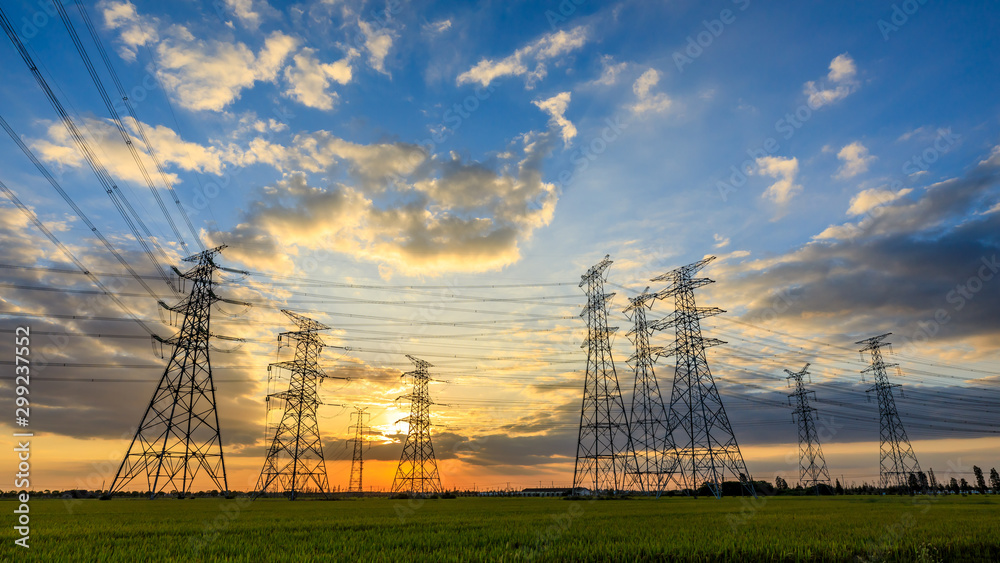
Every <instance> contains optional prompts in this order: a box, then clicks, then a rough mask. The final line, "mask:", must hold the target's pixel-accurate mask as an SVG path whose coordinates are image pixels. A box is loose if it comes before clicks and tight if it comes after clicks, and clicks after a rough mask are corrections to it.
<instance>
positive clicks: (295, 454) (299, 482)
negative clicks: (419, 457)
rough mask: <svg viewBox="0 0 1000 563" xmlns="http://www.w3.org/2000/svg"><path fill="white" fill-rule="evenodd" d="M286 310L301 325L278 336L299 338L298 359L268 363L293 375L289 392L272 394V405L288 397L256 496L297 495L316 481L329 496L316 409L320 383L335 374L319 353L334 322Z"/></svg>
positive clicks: (270, 366)
mask: <svg viewBox="0 0 1000 563" xmlns="http://www.w3.org/2000/svg"><path fill="white" fill-rule="evenodd" d="M281 312H282V313H284V314H285V315H286V316H287V317H288V318H289V319H291V320H292V322H293V323H295V325H296V326H297V327H298V329H299V330H297V331H294V332H283V333H281V334H279V335H278V342H279V343H280V342H281V340H282V338H285V339H287V340H290V341H292V342H295V359H293V360H291V361H286V362H278V363H273V364H270V365H269V366H268V367H267V369H268V371H270V370H271V369H273V368H278V369H285V370H288V371H289V372H291V377H290V378H289V381H288V389H287V390H286V391H281V392H278V393H271V394H270V395H268V396H267V399H266V400H267V402H268V403H269V404H270V402H271V401H272V400H275V401H283V402H284V407H285V410H284V413H283V414H282V416H281V422H279V423H278V426H277V428H276V429H275V432H274V437H273V438H272V439H271V446H270V448H268V450H267V457H266V458H265V460H264V466H263V467H262V468H261V470H260V477H258V478H257V485H256V486H255V487H254V498H256V497H258V496H260V495H262V494H264V493H267V492H268V491H269V489H271V490H273V491H274V492H282V493H284V494H285V495H287V496H288V498H289V500H295V498H296V496H297V495H298V494H299V493H302V492H309V490H310V489H311V488H312V487H313V486H314V487H315V490H317V491H318V492H320V493H323V494H324V495H328V493H329V491H330V483H329V481H328V480H327V475H326V462H325V460H324V458H323V443H322V440H321V439H320V433H319V420H318V418H317V415H316V410H317V408H318V407H319V404H320V400H319V384H320V383H321V382H322V381H323V379H324V378H326V377H329V376H327V375H326V373H324V371H323V370H322V368H320V367H319V355H320V352H321V351H322V350H323V346H325V345H326V343H325V342H323V339H322V338H320V336H319V335H318V334H317V332H319V331H322V330H328V329H329V328H330V327H328V326H326V325H324V324H322V323H319V322H316V321H314V320H312V319H310V318H307V317H304V316H302V315H300V314H298V313H294V312H292V311H287V310H282V311H281ZM279 346H280V344H279ZM336 379H342V378H336Z"/></svg>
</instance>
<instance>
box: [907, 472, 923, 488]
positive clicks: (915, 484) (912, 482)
mask: <svg viewBox="0 0 1000 563" xmlns="http://www.w3.org/2000/svg"><path fill="white" fill-rule="evenodd" d="M906 488H908V489H910V491H916V490H917V489H919V488H920V480H919V479H917V475H916V474H915V473H913V472H912V471H911V472H910V476H909V477H907V479H906Z"/></svg>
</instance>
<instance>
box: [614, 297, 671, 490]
mask: <svg viewBox="0 0 1000 563" xmlns="http://www.w3.org/2000/svg"><path fill="white" fill-rule="evenodd" d="M655 299H656V294H654V293H649V288H648V287H647V288H646V290H645V291H643V292H642V293H641V294H640V295H638V296H636V297H632V298H629V306H628V307H626V308H625V314H626V315H628V316H629V317H630V318H631V320H632V330H630V331H629V332H628V336H629V338H631V339H632V344H633V345H634V347H635V353H634V354H632V357H630V358H629V359H628V364H629V366H630V367H631V368H632V371H633V372H634V373H635V386H634V388H633V391H632V414H631V418H630V419H629V429H630V430H631V431H632V444H633V446H634V447H635V457H636V463H637V467H638V471H637V473H638V475H639V479H641V480H642V485H643V489H644V490H645V491H646V492H648V493H650V494H656V495H657V496H659V495H660V494H662V493H663V491H664V489H665V487H666V485H667V482H668V480H669V478H670V470H671V469H672V468H673V467H674V466H675V465H676V463H677V449H676V448H675V447H674V443H673V440H671V439H670V434H669V432H668V424H669V423H668V417H667V408H666V406H665V405H664V403H663V396H662V395H661V394H660V386H659V384H658V383H657V382H656V373H655V372H654V370H653V364H654V363H655V362H656V358H657V357H658V356H659V355H661V354H662V353H663V348H662V347H660V346H650V345H649V335H650V334H651V333H652V332H653V329H652V327H651V326H650V324H649V323H648V322H647V321H646V310H647V309H649V308H650V307H651V306H652V304H653V301H654V300H655Z"/></svg>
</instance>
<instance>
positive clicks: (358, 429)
mask: <svg viewBox="0 0 1000 563" xmlns="http://www.w3.org/2000/svg"><path fill="white" fill-rule="evenodd" d="M367 411H368V409H367V408H359V407H354V412H353V413H352V414H351V416H352V417H354V420H355V422H354V425H353V426H349V427H348V428H347V430H348V431H351V430H354V439H353V440H351V441H352V442H354V457H352V458H351V483H350V485H349V486H348V487H347V491H348V492H351V493H359V494H360V493H363V492H364V490H365V489H364V486H363V485H362V479H361V477H362V474H363V473H364V466H365V444H367V443H368V438H367V436H368V426H367V425H366V424H365V421H366V419H367V418H368V417H369V416H370V415H369V414H368V412H367Z"/></svg>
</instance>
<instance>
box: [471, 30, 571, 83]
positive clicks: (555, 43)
mask: <svg viewBox="0 0 1000 563" xmlns="http://www.w3.org/2000/svg"><path fill="white" fill-rule="evenodd" d="M588 33H589V30H588V28H587V27H585V26H578V27H575V28H573V29H571V30H569V31H565V30H560V31H557V32H555V33H550V34H547V35H543V36H542V37H540V38H539V39H537V40H535V41H534V42H532V43H530V44H528V45H525V46H524V47H521V48H520V49H518V50H516V51H514V54H512V55H509V56H507V57H505V58H503V59H500V60H499V61H493V60H491V59H485V58H484V59H482V60H481V61H479V62H478V63H477V64H476V66H474V67H472V68H470V69H469V70H467V71H465V72H463V73H462V74H459V75H458V78H457V80H456V84H457V85H458V86H461V85H462V84H475V83H479V84H480V85H482V86H489V84H490V82H492V81H493V80H495V79H497V78H501V77H504V76H527V78H526V79H525V86H526V87H527V88H528V89H531V88H533V87H534V86H535V84H536V83H537V82H538V81H540V80H542V79H543V78H545V76H546V74H547V73H548V70H547V67H546V65H545V63H546V62H547V61H550V60H553V59H555V58H557V57H561V56H562V55H565V54H567V53H570V52H572V51H574V50H576V49H579V48H580V47H582V46H583V45H584V44H585V43H586V42H587V39H588V37H587V35H588ZM531 64H534V69H529V66H530V65H531Z"/></svg>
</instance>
